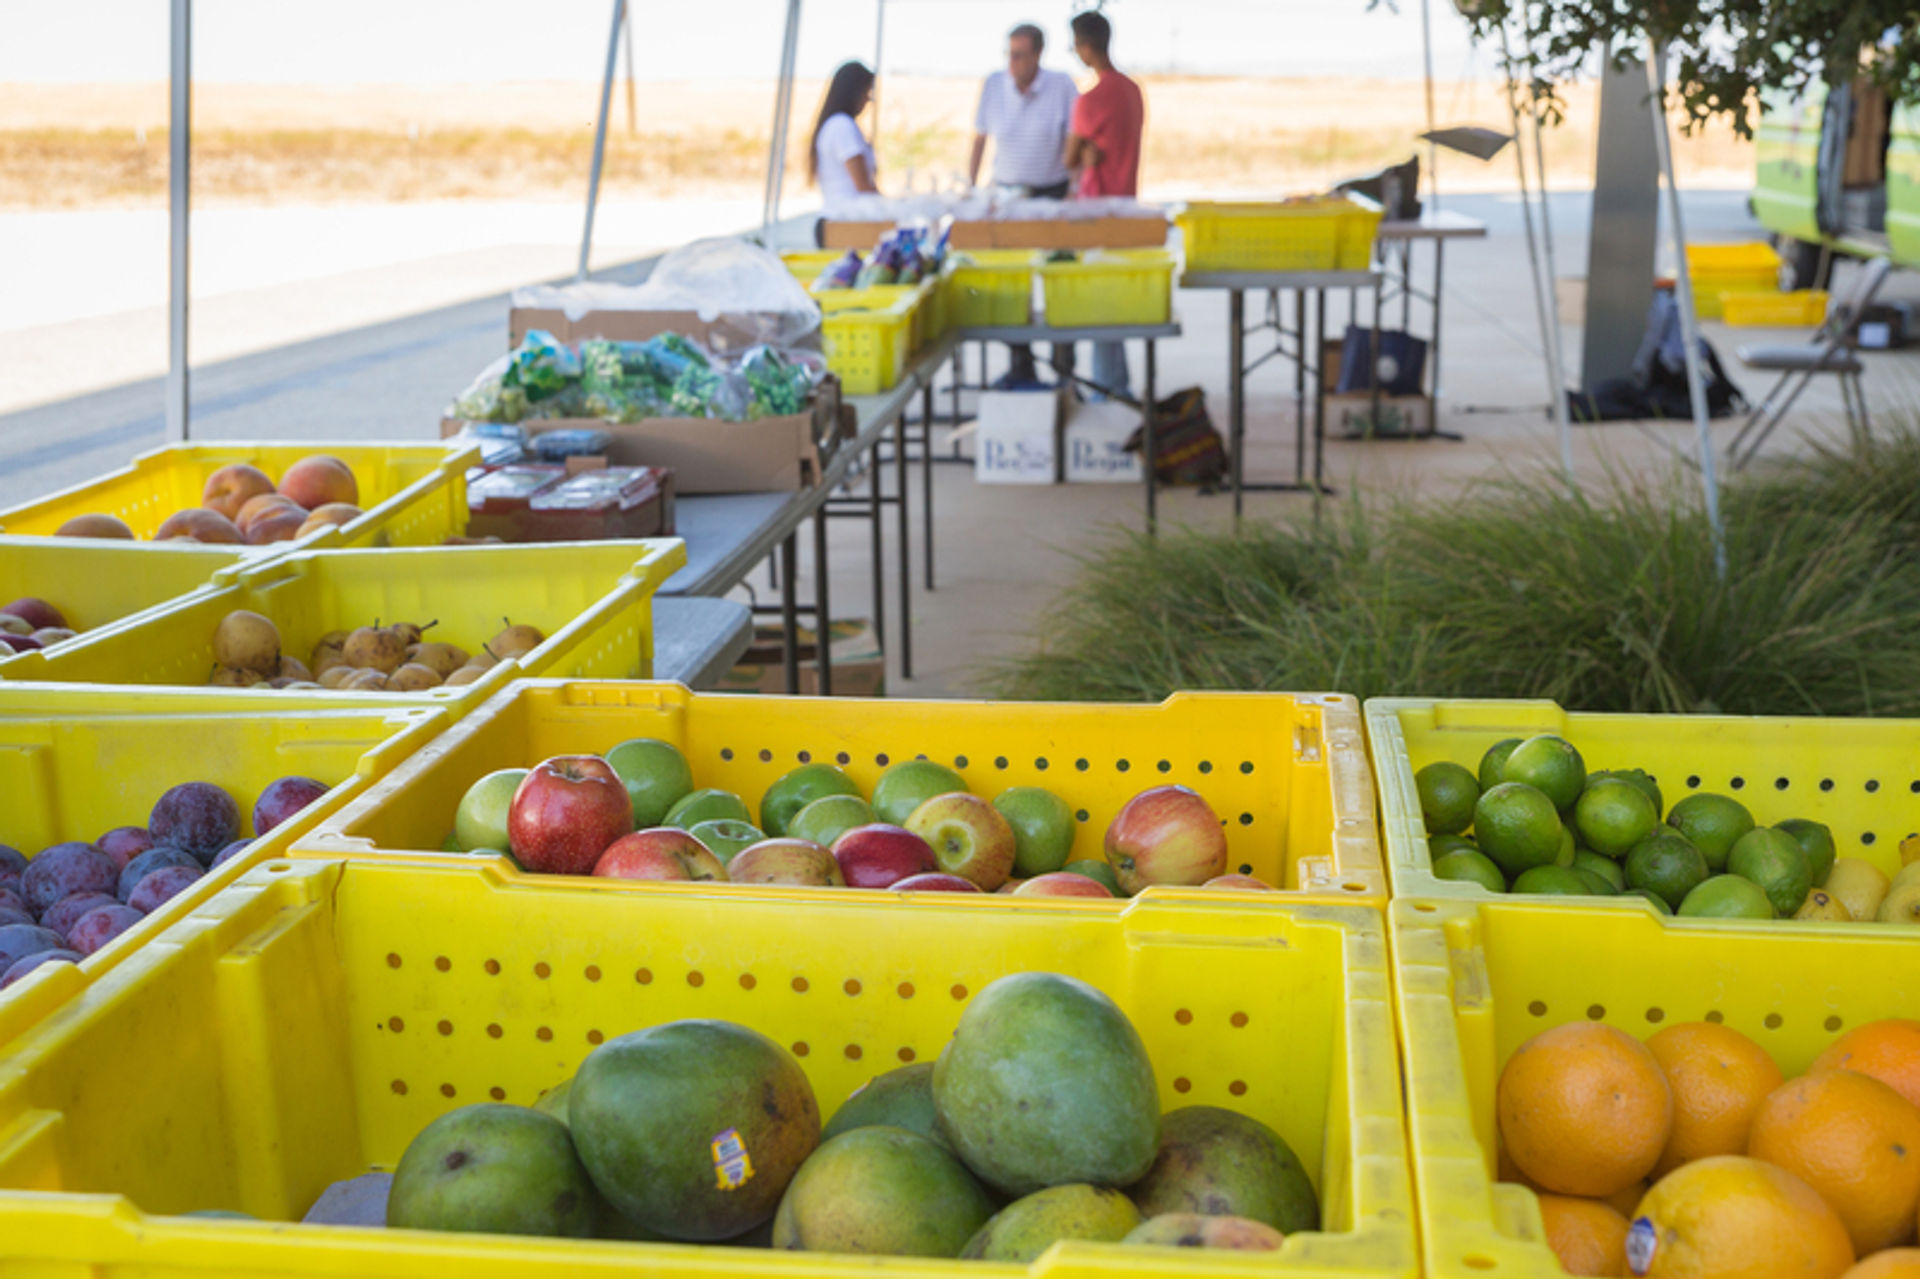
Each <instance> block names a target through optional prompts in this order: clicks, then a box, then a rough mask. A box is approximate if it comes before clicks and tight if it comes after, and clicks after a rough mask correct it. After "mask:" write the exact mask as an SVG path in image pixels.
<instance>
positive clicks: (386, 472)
mask: <svg viewBox="0 0 1920 1279" xmlns="http://www.w3.org/2000/svg"><path fill="white" fill-rule="evenodd" d="M314 453H325V454H328V455H330V456H332V457H337V458H339V459H340V460H341V461H342V462H345V463H346V464H347V466H348V467H350V468H351V469H352V471H353V476H354V479H355V480H356V481H358V482H359V485H360V503H359V504H360V506H361V508H362V509H363V510H364V511H365V512H366V513H365V514H364V515H362V516H361V517H360V518H359V519H357V520H354V521H353V522H352V523H350V524H348V525H346V526H345V530H344V531H345V533H346V534H347V536H349V537H352V536H357V535H359V534H361V533H363V532H368V531H370V530H372V529H374V528H376V527H379V526H385V527H389V528H391V527H393V526H394V522H395V521H396V520H405V519H409V518H425V517H426V516H427V515H428V513H430V512H431V511H432V510H433V509H435V507H436V506H441V505H451V506H457V507H459V508H460V509H462V510H464V509H465V508H466V501H467V491H466V477H467V470H468V469H469V468H470V467H475V466H478V465H480V449H479V447H478V446H477V445H472V444H460V445H454V444H447V443H420V444H352V443H333V442H320V443H301V444H277V443H276V444H260V443H240V442H222V443H217V444H174V445H169V446H167V447H165V448H158V449H154V450H152V451H151V452H147V453H142V454H141V455H140V456H139V457H136V458H134V459H133V462H132V463H131V464H130V465H128V466H126V467H123V468H122V469H120V470H118V471H112V472H109V473H108V474H106V475H102V476H99V477H98V478H96V479H92V480H88V481H86V482H85V483H83V484H77V485H75V486H74V487H72V488H69V489H63V490H61V491H60V492H58V493H55V494H53V495H51V496H49V497H43V498H40V499H38V500H36V501H33V502H28V503H25V504H23V505H20V506H15V507H11V508H8V509H6V510H0V532H6V533H14V534H28V535H31V536H35V537H47V536H51V535H52V533H53V532H54V530H55V529H57V528H59V527H60V526H61V525H62V524H65V523H66V522H67V521H68V520H70V519H72V518H73V517H74V516H76V515H89V514H100V515H114V516H118V517H119V518H120V519H122V520H124V521H126V524H127V526H128V527H129V528H131V529H132V530H133V533H134V536H135V537H138V538H142V539H145V538H150V537H152V536H153V535H154V533H155V532H156V531H158V529H159V527H160V526H161V525H162V524H163V523H165V522H166V519H167V517H168V516H170V515H172V514H173V513H174V512H176V511H184V510H188V509H191V508H193V507H197V506H199V505H200V497H201V494H202V493H203V492H204V491H205V489H206V484H207V477H209V476H210V475H212V474H213V473H214V472H215V471H217V470H219V469H220V468H221V467H223V466H227V465H230V464H232V463H235V462H245V463H248V464H250V465H253V466H257V467H259V468H260V469H261V470H263V471H265V472H266V473H267V474H268V475H269V476H271V477H272V478H273V479H274V480H275V481H278V480H279V478H280V477H281V475H283V474H284V473H285V472H286V469H287V468H288V467H289V466H292V465H293V464H294V463H295V462H298V461H299V460H300V459H301V458H303V457H308V456H310V455H312V454H314ZM409 513H411V514H409ZM318 536H319V534H315V533H309V534H308V535H307V536H306V537H305V538H302V539H300V540H299V541H296V542H274V543H271V544H269V545H267V546H262V547H243V548H241V549H242V550H243V551H245V552H247V553H249V554H252V555H255V556H262V555H270V554H271V555H277V554H281V553H284V552H286V551H288V550H298V549H304V548H305V547H306V546H308V545H310V544H311V543H312V542H313V541H314V540H315V539H316V538H317V537H318Z"/></svg>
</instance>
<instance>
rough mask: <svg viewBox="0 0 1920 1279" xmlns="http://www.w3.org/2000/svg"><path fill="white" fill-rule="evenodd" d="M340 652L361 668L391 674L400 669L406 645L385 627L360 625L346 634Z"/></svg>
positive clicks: (404, 657) (404, 656)
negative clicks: (345, 641) (344, 645)
mask: <svg viewBox="0 0 1920 1279" xmlns="http://www.w3.org/2000/svg"><path fill="white" fill-rule="evenodd" d="M341 652H342V654H343V655H344V656H345V657H346V659H347V660H348V661H349V662H351V663H353V664H354V665H355V666H358V667H359V668H360V669H362V670H373V671H379V672H380V673H381V674H382V675H391V674H393V672H395V671H397V670H399V669H400V665H401V663H402V662H403V661H404V660H405V659H406V653H407V646H406V645H405V644H404V643H402V642H401V640H400V637H399V635H397V634H395V633H394V632H393V631H392V630H389V629H388V628H386V627H380V628H378V629H376V628H374V627H371V626H362V627H361V628H360V629H359V630H357V631H354V632H353V633H352V634H351V635H349V636H347V644H346V647H345V648H344V649H342V650H341Z"/></svg>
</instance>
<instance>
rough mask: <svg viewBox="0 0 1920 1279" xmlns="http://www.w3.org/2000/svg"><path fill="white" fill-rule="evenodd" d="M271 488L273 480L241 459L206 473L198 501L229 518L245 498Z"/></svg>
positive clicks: (243, 503) (237, 513)
mask: <svg viewBox="0 0 1920 1279" xmlns="http://www.w3.org/2000/svg"><path fill="white" fill-rule="evenodd" d="M271 492H273V480H272V479H271V478H269V477H268V475H267V473H266V472H265V471H263V470H261V469H260V468H259V467H257V466H248V465H247V464H246V463H245V462H235V463H233V464H232V465H230V466H223V467H221V468H220V469H219V470H217V471H215V472H214V473H213V474H212V475H209V476H208V477H207V486H206V488H205V489H203V490H202V491H201V493H200V505H202V506H204V507H206V508H207V509H208V510H209V511H218V512H220V514H222V515H224V516H226V517H227V518H228V519H233V518H234V517H235V516H237V515H239V514H240V508H241V507H243V506H245V505H246V504H247V502H248V501H249V500H251V499H253V498H256V497H259V496H260V495H261V494H263V493H271Z"/></svg>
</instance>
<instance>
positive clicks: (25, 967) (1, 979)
mask: <svg viewBox="0 0 1920 1279" xmlns="http://www.w3.org/2000/svg"><path fill="white" fill-rule="evenodd" d="M80 960H81V955H80V953H79V952H78V951H72V950H39V951H35V952H34V953H33V954H31V955H23V956H21V957H20V958H19V959H16V960H14V961H13V963H12V964H11V965H9V966H8V968H7V971H6V975H5V976H0V990H5V989H6V988H7V987H9V986H11V985H13V983H15V982H17V981H19V980H20V979H21V978H22V977H25V976H26V975H27V974H28V973H30V972H32V971H33V970H34V969H36V968H38V967H39V966H40V965H42V964H77V963H79V962H80Z"/></svg>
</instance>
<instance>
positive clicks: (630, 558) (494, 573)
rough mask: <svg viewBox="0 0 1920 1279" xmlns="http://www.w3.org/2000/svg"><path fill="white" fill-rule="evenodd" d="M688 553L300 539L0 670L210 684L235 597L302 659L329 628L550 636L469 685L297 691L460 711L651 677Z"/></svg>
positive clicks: (606, 546)
mask: <svg viewBox="0 0 1920 1279" xmlns="http://www.w3.org/2000/svg"><path fill="white" fill-rule="evenodd" d="M686 560H687V556H686V545H685V543H683V542H681V541H679V540H678V539H673V538H667V539H642V540H635V541H625V542H565V543H553V544H545V545H532V546H468V547H458V548H452V549H440V548H431V549H429V548H419V549H412V548H403V549H394V550H379V551H302V552H298V553H296V554H292V555H287V556H284V557H281V558H279V559H276V560H272V561H270V562H268V563H265V564H258V565H252V566H248V567H243V568H240V569H238V570H226V572H225V573H223V574H222V575H221V576H222V578H223V579H224V580H222V581H221V589H219V590H215V591H212V592H209V593H208V594H205V595H200V596H195V597H193V598H191V599H187V600H182V601H179V602H177V603H174V604H171V605H167V606H165V607H163V608H160V609H156V610H155V611H154V612H152V613H150V614H148V615H147V616H146V617H143V618H141V619H140V620H139V621H138V622H137V623H136V624H134V625H131V626H126V627H121V628H119V629H117V630H115V631H112V632H110V633H105V634H101V635H98V636H84V635H83V636H80V637H78V638H76V639H74V640H73V641H72V642H70V643H67V644H64V645H62V646H61V647H60V649H59V651H57V652H53V653H25V654H21V656H20V658H19V659H16V660H15V661H13V662H9V663H7V664H6V666H5V667H4V668H0V679H7V680H33V681H51V682H56V683H63V684H87V685H142V684H171V685H178V686H197V685H204V684H205V681H206V678H207V676H208V675H209V674H210V673H211V672H212V670H213V654H212V644H213V632H214V628H215V627H217V626H218V625H219V623H220V619H221V618H223V617H225V616H226V615H227V614H228V613H229V612H231V611H233V610H234V609H248V610H251V611H253V612H256V613H260V614H262V615H263V616H266V617H268V618H271V619H272V620H273V622H274V624H275V625H276V626H278V627H279V629H280V636H281V641H282V643H283V644H284V646H285V651H286V652H288V653H290V654H292V655H293V656H295V657H298V658H300V659H302V660H303V661H304V660H305V659H306V657H307V655H308V654H309V653H311V652H312V650H313V646H314V643H315V642H316V641H317V640H319V638H320V637H321V636H322V635H324V634H327V633H328V632H330V631H335V630H351V629H353V628H354V627H357V626H372V625H374V624H376V623H388V622H414V623H416V624H418V625H422V626H424V625H426V624H427V623H429V622H437V623H438V625H437V626H435V627H434V628H433V630H431V631H430V632H428V634H429V635H430V636H431V637H432V638H435V639H444V640H446V641H447V642H449V643H453V644H457V645H459V646H460V647H462V648H464V649H466V650H468V651H469V652H473V651H475V650H477V649H478V648H479V646H480V645H482V644H484V643H485V642H486V641H487V640H489V639H491V638H492V637H493V636H494V635H496V634H498V633H499V631H500V630H501V629H502V628H503V627H504V626H506V625H507V624H508V621H509V620H511V621H512V622H514V623H526V624H528V625H531V626H535V627H537V628H539V629H540V631H541V632H542V633H544V634H545V635H546V637H547V639H546V642H545V643H543V644H541V645H540V646H539V647H538V648H536V649H534V650H533V651H532V652H530V653H527V654H525V655H524V656H521V657H518V658H515V659H513V660H512V661H505V662H501V663H499V664H498V665H497V666H495V667H493V668H492V669H491V670H489V671H488V672H487V674H486V675H485V676H484V677H482V678H481V679H479V680H477V681H476V682H474V683H472V684H469V685H466V686H465V687H460V688H432V689H427V690H425V691H422V692H417V693H387V692H378V693H364V692H363V693H351V692H334V691H332V690H324V691H309V692H304V693H302V694H301V696H302V697H303V698H306V699H311V700H313V701H314V702H316V703H317V704H323V705H333V704H337V705H339V706H342V707H353V706H365V705H377V704H382V703H385V704H399V705H414V706H448V707H453V708H457V709H456V713H458V711H463V710H465V709H468V708H471V707H473V706H477V705H478V704H479V703H480V702H481V701H483V700H485V699H486V698H487V697H488V696H490V695H491V694H492V693H494V692H495V691H497V690H498V689H500V688H502V687H504V686H505V685H506V684H507V683H508V682H510V681H511V680H513V679H515V678H518V677H519V676H522V675H554V676H562V675H566V676H583V677H591V678H601V679H644V678H646V677H647V676H648V675H649V674H651V672H652V664H653V593H654V592H655V591H656V590H658V589H659V587H660V584H661V583H662V582H664V581H665V580H666V579H667V578H668V577H670V576H671V575H672V574H673V572H674V570H676V569H678V568H679V567H680V566H681V565H682V564H685V563H686ZM227 574H231V576H230V577H229V576H227ZM216 580H221V579H216ZM220 691H222V692H225V693H226V694H228V695H229V696H231V697H232V698H234V699H236V700H235V703H234V704H235V705H240V706H244V707H246V708H247V710H248V711H253V710H255V709H258V710H260V711H271V710H272V709H273V708H274V706H275V705H276V704H277V702H276V699H278V698H281V697H284V696H285V695H286V694H285V693H283V692H282V691H280V690H276V689H269V688H264V687H262V688H244V689H228V690H220Z"/></svg>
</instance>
